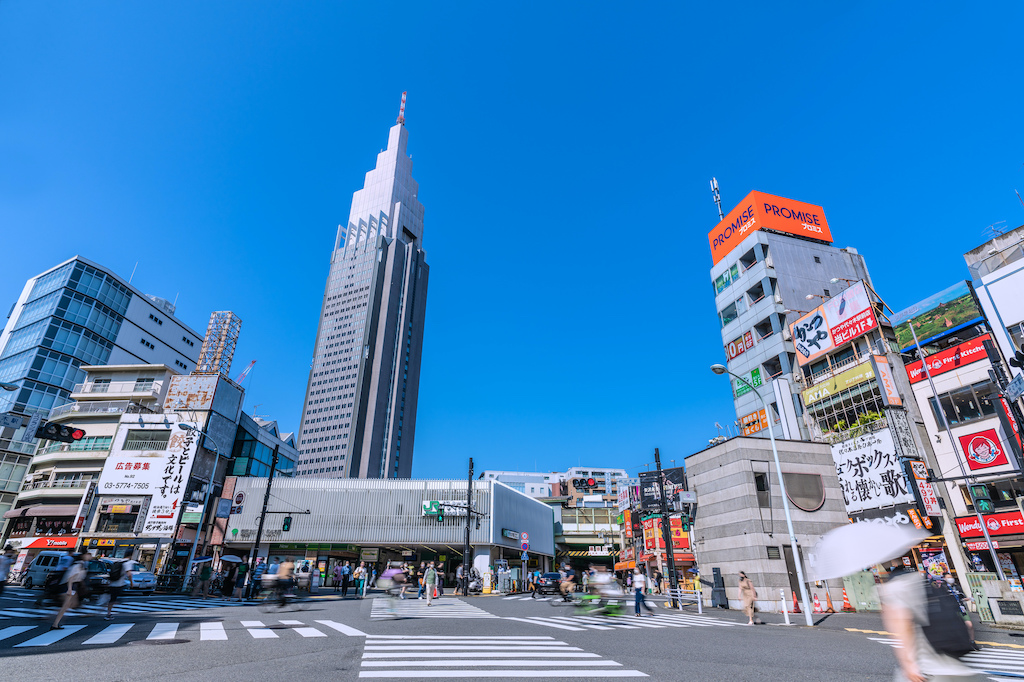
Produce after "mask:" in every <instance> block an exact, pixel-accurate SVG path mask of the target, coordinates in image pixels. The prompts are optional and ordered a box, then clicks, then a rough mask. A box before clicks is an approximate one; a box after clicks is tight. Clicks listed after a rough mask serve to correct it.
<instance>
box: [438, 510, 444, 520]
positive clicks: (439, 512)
mask: <svg viewBox="0 0 1024 682" xmlns="http://www.w3.org/2000/svg"><path fill="white" fill-rule="evenodd" d="M437 522H438V523H444V509H443V508H440V507H439V508H438V510H437Z"/></svg>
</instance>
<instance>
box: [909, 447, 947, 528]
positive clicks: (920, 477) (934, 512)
mask: <svg viewBox="0 0 1024 682" xmlns="http://www.w3.org/2000/svg"><path fill="white" fill-rule="evenodd" d="M910 468H911V470H912V471H913V472H914V480H916V481H917V489H918V491H919V492H920V493H921V503H922V504H923V505H924V510H925V512H926V513H927V514H928V516H941V515H942V510H941V509H940V508H939V498H938V497H936V495H935V486H933V485H932V484H931V483H929V482H928V467H927V466H925V463H924V462H922V461H921V460H917V459H915V460H912V461H911V462H910Z"/></svg>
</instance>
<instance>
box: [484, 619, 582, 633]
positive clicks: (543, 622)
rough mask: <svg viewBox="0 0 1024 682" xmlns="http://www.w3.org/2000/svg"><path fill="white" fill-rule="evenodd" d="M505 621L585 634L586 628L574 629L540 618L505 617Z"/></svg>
mask: <svg viewBox="0 0 1024 682" xmlns="http://www.w3.org/2000/svg"><path fill="white" fill-rule="evenodd" d="M504 620H518V621H520V622H523V623H532V624H533V625H544V626H546V627H549V628H558V629H559V630H573V631H574V632H583V630H584V629H585V628H574V627H571V626H569V625H560V624H558V623H549V622H548V621H546V620H541V619H539V618H512V617H511V616H505V618H504Z"/></svg>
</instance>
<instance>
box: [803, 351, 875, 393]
mask: <svg viewBox="0 0 1024 682" xmlns="http://www.w3.org/2000/svg"><path fill="white" fill-rule="evenodd" d="M870 359H871V355H870V354H868V355H860V356H857V355H854V356H852V357H849V358H846V359H845V360H843V361H841V362H837V363H835V364H833V365H831V366H829V368H828V369H825V370H822V371H821V372H818V373H816V374H812V375H811V380H810V382H809V383H808V387H810V386H814V385H815V384H820V383H821V382H822V381H825V380H827V379H831V378H832V377H834V376H835V375H837V374H840V373H842V372H845V371H846V370H848V369H851V368H853V367H856V366H857V365H859V364H861V363H864V362H867V361H868V360H870Z"/></svg>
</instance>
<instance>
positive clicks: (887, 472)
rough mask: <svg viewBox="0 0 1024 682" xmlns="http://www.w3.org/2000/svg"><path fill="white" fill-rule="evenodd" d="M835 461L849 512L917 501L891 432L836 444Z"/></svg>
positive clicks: (834, 447)
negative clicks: (904, 471)
mask: <svg viewBox="0 0 1024 682" xmlns="http://www.w3.org/2000/svg"><path fill="white" fill-rule="evenodd" d="M832 459H833V460H834V461H835V465H836V474H837V475H838V477H839V486H840V487H841V488H842V490H843V501H844V502H845V503H846V511H847V512H849V513H851V514H852V513H854V512H859V511H863V510H865V509H877V508H879V507H891V506H893V505H896V504H903V503H914V502H916V500H915V498H914V494H913V493H912V492H911V490H910V487H909V485H908V481H907V479H906V476H904V474H903V467H902V465H901V464H900V458H899V456H898V455H897V454H896V445H895V443H894V441H893V437H892V432H890V431H889V429H882V430H881V431H875V432H874V433H869V434H866V435H864V436H859V437H857V438H852V439H850V440H846V441H843V442H841V443H837V444H835V445H833V446H832Z"/></svg>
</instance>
